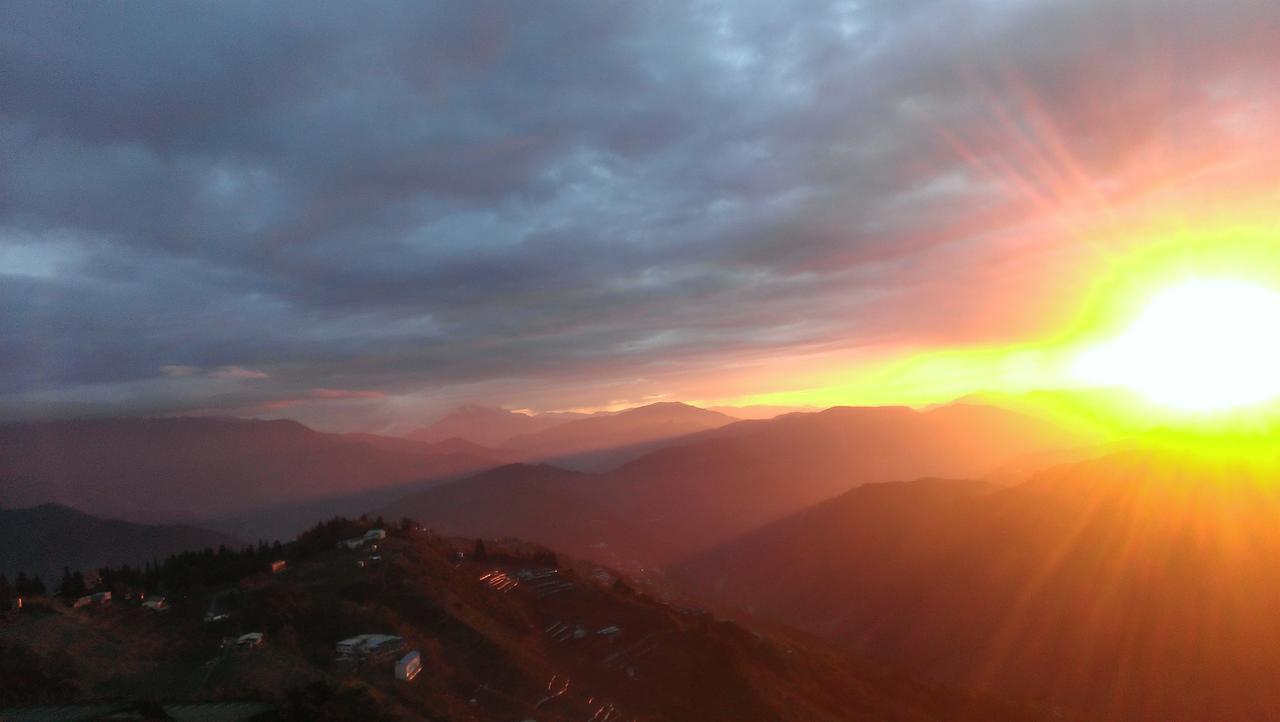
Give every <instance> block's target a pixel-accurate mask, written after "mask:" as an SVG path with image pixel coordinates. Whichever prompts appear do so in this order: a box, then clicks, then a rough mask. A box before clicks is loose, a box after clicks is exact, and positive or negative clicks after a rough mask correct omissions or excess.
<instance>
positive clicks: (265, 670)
mask: <svg viewBox="0 0 1280 722" xmlns="http://www.w3.org/2000/svg"><path fill="white" fill-rule="evenodd" d="M363 529H364V527H362V526H358V525H353V524H350V523H346V522H338V523H332V524H328V525H325V526H323V527H320V528H318V529H317V530H315V531H314V532H312V533H311V534H309V535H306V536H304V538H303V540H301V541H300V542H299V543H298V544H297V545H293V546H292V547H291V548H288V549H286V550H285V553H286V554H288V555H289V556H290V561H289V568H288V569H286V570H285V571H284V572H283V573H280V574H275V575H271V574H266V573H261V572H259V573H256V574H250V575H248V576H244V577H241V578H238V579H234V580H227V582H226V583H223V584H219V585H217V586H184V587H182V588H181V589H178V588H175V589H172V590H167V591H169V593H170V598H171V599H173V600H174V606H173V610H172V611H171V612H170V613H169V614H164V615H156V614H152V613H150V612H148V611H146V610H144V609H141V608H139V607H137V606H134V605H132V604H129V603H126V602H121V601H115V602H112V603H109V604H107V605H105V606H99V607H89V608H85V609H81V610H69V609H66V608H65V607H62V606H60V605H58V604H56V603H55V604H53V605H52V607H51V608H47V609H42V608H41V607H40V605H39V604H38V603H37V604H32V605H28V608H27V609H25V610H24V611H23V612H22V613H21V614H18V615H17V616H16V617H14V618H13V619H11V623H10V624H7V625H5V626H3V627H0V660H5V659H24V660H29V661H27V662H25V663H24V664H26V669H27V673H28V674H30V673H31V670H32V668H34V669H36V670H46V671H49V674H48V675H47V678H48V679H49V680H51V683H50V684H49V685H48V687H47V688H42V687H41V686H39V685H31V686H26V687H23V688H21V689H5V690H3V692H2V693H0V705H4V704H6V703H10V704H12V703H15V702H35V701H50V698H55V697H56V698H57V699H58V700H59V701H68V700H69V699H74V698H76V697H103V696H109V697H123V698H127V699H143V700H154V699H157V698H163V699H180V700H181V699H209V698H227V697H235V698H239V699H264V700H268V701H272V702H274V703H276V704H277V705H279V706H280V707H281V708H282V709H283V710H284V712H285V717H286V719H297V720H302V719H306V720H337V719H352V718H356V717H358V718H359V719H368V720H411V719H438V720H445V719H448V720H463V721H465V720H470V721H475V722H480V721H488V720H495V721H498V720H501V721H509V720H517V719H534V718H536V719H538V720H543V721H544V722H546V721H548V720H551V721H558V720H563V721H567V720H597V721H601V720H603V721H605V722H618V721H619V720H637V721H641V722H658V721H659V720H672V721H680V722H684V721H687V720H706V721H716V720H724V721H726V722H728V721H729V720H732V721H734V722H752V721H755V720H761V721H763V720H783V721H786V720H794V721H796V722H800V721H802V720H803V721H806V722H807V721H810V720H817V719H821V720H833V721H838V720H902V721H904V722H907V721H916V722H927V721H930V720H989V719H1006V720H1037V719H1045V718H1046V717H1045V716H1044V715H1043V714H1041V713H1039V712H1037V711H1036V710H1034V709H1025V708H1022V707H1015V706H1012V705H1008V704H1003V703H999V702H995V701H993V700H991V699H984V698H978V697H974V696H971V695H966V694H960V693H957V692H954V691H951V690H948V689H944V688H941V687H937V686H933V685H926V684H922V683H920V682H916V681H913V680H911V679H909V678H905V677H903V676H901V675H895V674H890V673H887V672H885V671H883V670H880V669H878V668H877V667H874V666H871V665H867V664H865V663H862V662H859V661H857V660H855V659H854V658H852V657H849V656H848V655H845V654H843V653H840V652H838V651H836V650H834V649H832V648H830V647H827V646H825V645H823V644H820V643H817V642H813V641H809V640H804V639H801V638H798V637H793V636H782V637H776V636H761V635H758V634H753V633H751V632H749V631H747V630H746V629H744V628H742V627H740V626H738V625H736V624H732V623H727V622H723V621H718V620H716V619H714V618H712V617H710V616H709V615H707V614H705V613H702V612H698V611H694V610H688V609H680V608H676V607H672V606H669V605H667V604H663V603H661V602H658V601H655V600H653V599H650V598H648V597H645V596H643V595H638V594H636V593H634V592H632V591H631V590H630V589H629V588H628V587H627V586H626V585H625V584H619V583H616V582H614V581H613V580H612V579H611V578H610V577H608V576H607V575H606V574H605V573H604V572H603V570H600V569H599V568H597V567H594V566H593V565H590V564H582V563H576V562H572V561H571V560H565V559H560V560H558V564H557V559H556V557H555V555H553V554H551V553H549V552H547V551H545V550H543V549H540V548H535V547H529V546H528V545H522V544H511V545H504V544H499V543H496V542H493V541H492V540H490V542H489V543H488V544H487V545H486V546H487V549H486V553H485V556H484V558H471V559H469V560H467V561H463V562H460V563H459V562H454V561H452V559H453V557H454V552H455V551H456V550H457V549H459V548H460V547H459V541H451V540H448V539H443V538H440V537H436V536H434V535H431V534H427V533H421V532H409V531H404V530H401V529H393V530H391V531H392V534H391V535H390V536H389V537H388V538H387V539H386V540H384V541H383V542H382V543H381V548H380V549H379V550H378V554H379V555H380V556H381V558H382V561H381V562H380V563H373V564H367V565H366V566H364V567H363V568H362V567H359V566H358V565H357V563H356V562H357V560H360V559H367V554H368V552H363V553H361V552H350V551H337V550H335V549H334V548H333V544H332V542H333V540H334V539H337V538H341V537H344V536H349V535H358V534H359V533H360V532H361V531H363ZM461 548H464V549H466V550H468V551H471V550H472V545H471V544H470V543H466V544H465V545H463V546H461ZM184 563H186V564H191V565H202V566H204V567H207V571H206V574H209V573H213V572H214V571H216V569H218V568H223V569H225V568H230V567H231V566H234V564H235V563H236V562H233V561H231V560H228V561H226V562H225V563H222V566H221V567H219V566H217V565H218V564H220V562H219V561H218V560H216V559H212V558H201V557H195V558H192V559H189V560H187V561H186V562H184ZM167 573H168V574H169V575H170V578H173V579H191V578H198V575H193V574H191V573H190V570H184V569H179V568H178V567H177V566H172V567H170V568H169V569H168V570H167ZM215 595H216V599H217V601H216V602H214V601H213V599H214V597H215ZM123 596H124V595H123V594H117V598H123ZM210 604H215V605H216V606H217V607H218V609H219V610H220V611H223V612H224V613H226V614H228V615H229V618H228V619H226V620H224V621H220V622H215V623H211V624H206V623H203V622H202V621H201V619H202V615H203V613H204V611H205V610H206V609H208V608H209V605H210ZM250 631H255V632H263V633H265V640H266V643H265V645H264V646H263V647H262V648H260V649H251V650H238V649H234V648H232V649H221V648H220V644H219V642H220V640H221V639H223V638H234V637H235V636H236V635H239V634H242V633H245V632H250ZM367 632H379V633H387V634H394V635H398V636H400V637H403V638H404V640H405V641H406V645H407V647H408V648H412V649H417V650H419V651H420V652H421V654H422V659H423V663H424V670H423V673H422V674H421V675H420V676H418V678H417V679H415V680H413V681H411V682H404V681H397V680H396V679H394V678H393V675H392V661H391V660H386V661H381V662H368V663H365V664H364V665H362V666H353V665H350V664H344V663H343V662H341V661H340V660H338V659H337V658H336V654H335V649H334V645H335V643H336V642H338V641H339V640H341V639H343V638H346V637H350V636H353V635H356V634H360V633H367ZM602 632H603V633H602ZM3 664H4V662H3V661H0V665H3ZM0 671H3V669H2V668H0ZM69 688H70V689H69ZM6 695H7V696H8V697H10V698H9V699H6V698H5V696H6Z"/></svg>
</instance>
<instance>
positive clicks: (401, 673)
mask: <svg viewBox="0 0 1280 722" xmlns="http://www.w3.org/2000/svg"><path fill="white" fill-rule="evenodd" d="M421 671H422V655H421V654H419V653H418V650H416V649H415V650H413V651H412V652H410V653H408V654H406V655H405V656H403V657H401V658H400V661H398V662H396V679H402V680H404V681H406V682H408V681H411V680H412V679H413V678H414V677H417V676H418V673H419V672H421Z"/></svg>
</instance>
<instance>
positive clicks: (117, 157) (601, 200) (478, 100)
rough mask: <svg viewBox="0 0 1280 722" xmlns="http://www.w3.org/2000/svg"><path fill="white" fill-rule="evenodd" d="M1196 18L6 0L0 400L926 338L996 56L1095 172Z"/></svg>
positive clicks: (981, 197)
mask: <svg viewBox="0 0 1280 722" xmlns="http://www.w3.org/2000/svg"><path fill="white" fill-rule="evenodd" d="M1206 7H1207V4H1198V3H1190V2H1185V3H1177V2H1175V3H1155V2H1133V3H1111V2H1100V1H1099V2H1013V1H1010V2H997V1H991V2H972V3H958V2H948V1H943V0H936V1H933V2H899V1H896V0H895V1H893V2H846V3H840V2H806V3H796V4H784V3H772V2H761V3H747V4H744V3H716V2H700V3H693V4H670V3H653V4H648V5H644V4H637V3H606V2H575V3H570V2H563V3H552V2H545V3H492V4H491V3H439V4H433V3H403V4H398V3H382V4H377V5H361V6H354V5H351V4H342V3H334V4H318V3H307V4H296V5H292V6H290V5H287V4H262V3H146V4H137V3H135V4H102V3H56V4H51V3H19V2H10V3H6V4H5V6H4V8H3V9H0V159H3V163H2V164H0V409H2V410H3V411H4V412H5V415H8V416H21V415H27V414H41V413H68V412H75V413H81V412H85V411H94V410H105V411H112V412H116V411H121V410H127V411H139V412H150V411H175V410H182V409H201V410H203V409H210V408H224V407H225V408H251V407H252V406H253V405H254V404H261V405H263V406H264V408H267V407H269V406H270V405H271V404H276V405H277V407H283V405H286V404H287V405H291V406H292V405H296V404H301V403H306V402H308V401H319V402H329V401H334V402H341V401H345V400H347V399H354V400H355V402H356V403H359V404H366V405H369V406H370V407H374V406H377V405H378V404H380V403H382V401H381V400H382V399H384V398H386V397H382V396H379V395H378V394H387V395H388V397H392V396H396V395H401V396H403V397H405V398H414V399H419V400H423V401H426V402H429V401H430V399H431V398H432V390H433V389H444V388H456V387H459V386H465V385H467V384H483V383H486V382H489V383H492V382H494V381H495V380H502V379H526V380H529V381H530V383H539V382H542V383H545V384H546V385H548V386H549V387H554V386H556V385H557V384H559V385H564V386H568V385H571V384H575V383H576V384H580V385H588V384H590V383H591V382H592V381H593V380H594V379H600V378H605V377H609V376H632V375H643V374H646V373H651V374H661V373H663V372H664V369H667V370H669V369H671V368H673V367H676V368H679V367H682V365H687V366H696V365H697V364H699V363H703V362H705V360H706V359H708V358H713V357H716V356H717V355H723V356H725V357H729V356H731V355H732V354H733V353H737V352H750V351H760V350H766V349H772V348H779V349H781V348H787V347H791V346H794V345H797V344H813V343H831V342H834V341H836V340H844V341H846V342H851V343H857V342H872V341H874V340H877V339H882V338H885V337H887V336H893V337H901V338H905V339H911V338H913V335H915V336H917V337H927V336H930V335H934V334H936V332H937V329H935V328H930V327H929V326H930V325H931V323H935V322H931V321H930V320H929V318H928V314H927V313H926V312H925V311H924V310H923V309H926V308H927V307H928V306H929V305H930V304H931V303H932V297H931V296H930V293H932V292H934V291H932V290H931V289H934V288H935V286H936V283H933V282H929V281H926V280H925V279H922V278H920V277H919V276H918V274H916V273H914V272H913V268H921V267H925V266H926V265H927V264H921V263H919V262H918V259H920V258H921V257H922V256H925V257H927V256H928V254H931V253H934V252H936V251H937V249H939V248H942V247H946V246H954V245H955V244H956V243H965V242H973V240H972V239H973V238H975V237H977V236H975V235H974V234H973V233H971V232H970V230H971V228H973V227H975V225H980V223H981V222H983V220H982V219H987V218H989V217H991V216H993V215H999V214H1000V213H1002V212H1003V211H1006V210H1008V209H1009V208H1010V207H1012V206H1014V205H1016V204H1015V203H1014V202H1013V201H1012V200H1010V199H1008V198H1006V197H1003V196H1001V195H1000V194H999V193H998V192H994V191H993V189H992V188H991V187H990V183H989V182H988V181H987V180H984V179H983V178H981V177H980V176H979V174H976V173H974V171H973V166H972V164H971V163H970V162H969V161H967V160H965V159H964V158H962V157H960V155H958V154H957V152H956V150H955V149H954V148H953V147H951V146H950V145H949V143H948V136H949V134H954V135H955V137H959V138H962V139H964V140H965V142H966V143H969V144H971V145H972V146H973V148H972V150H973V151H974V152H975V153H976V154H978V155H982V156H984V157H992V156H994V157H997V158H999V157H1000V154H1001V152H1002V144H1005V145H1007V143H1008V135H1009V133H1008V132H1007V130H1006V131H1002V130H1000V128H999V125H1000V124H999V123H998V122H995V119H997V118H998V117H999V113H998V112H997V110H993V108H996V109H998V108H1000V107H1004V106H1008V107H1016V106H1017V105H1018V103H1019V102H1020V100H1021V99H1020V98H1019V97H1018V96H1017V93H1015V92H1013V91H1011V90H1010V86H1009V85H1008V84H1006V83H1004V82H1003V79H1006V78H1007V77H1008V75H1009V74H1010V73H1012V74H1013V75H1015V76H1016V78H1017V79H1018V80H1019V82H1020V83H1022V84H1025V85H1026V86H1027V87H1029V88H1030V89H1031V91H1032V93H1033V94H1034V96H1035V98H1036V99H1037V100H1038V101H1039V102H1040V103H1042V104H1043V105H1042V107H1041V108H1040V111H1041V112H1043V113H1044V114H1046V115H1047V116H1050V117H1052V118H1053V119H1054V121H1055V124H1056V126H1057V127H1058V129H1059V130H1060V131H1061V133H1062V135H1063V138H1062V140H1063V142H1064V143H1065V144H1067V145H1068V146H1069V147H1068V148H1067V150H1068V151H1069V152H1070V153H1071V154H1073V155H1074V156H1076V157H1078V158H1080V159H1081V162H1083V163H1085V164H1090V165H1091V168H1090V169H1091V170H1095V171H1098V172H1103V171H1104V170H1105V169H1106V168H1107V167H1108V165H1109V164H1112V163H1114V162H1116V158H1117V156H1121V155H1123V152H1124V151H1125V150H1126V149H1127V148H1129V147H1131V146H1132V145H1133V144H1134V143H1135V142H1137V141H1136V140H1135V139H1138V140H1140V139H1141V138H1142V137H1144V136H1145V135H1147V134H1150V133H1154V132H1157V131H1158V130H1160V129H1162V128H1163V129H1164V130H1165V131H1167V130H1168V127H1169V126H1171V125H1176V124H1177V123H1179V122H1187V123H1197V122H1200V120H1201V118H1200V116H1199V115H1198V114H1197V111H1198V110H1200V109H1202V108H1203V107H1204V103H1205V102H1207V101H1205V98H1206V97H1207V94H1210V93H1213V92H1223V85H1222V83H1223V80H1224V78H1226V79H1231V80H1233V81H1235V82H1236V84H1237V86H1239V87H1233V88H1228V89H1227V90H1228V91H1229V92H1237V93H1247V92H1248V91H1249V90H1250V89H1252V88H1255V87H1261V86H1262V85H1263V83H1264V82H1265V79H1266V78H1265V76H1263V75H1261V74H1260V73H1261V71H1262V70H1265V68H1263V67H1262V66H1263V65H1264V64H1263V63H1261V62H1259V60H1260V59H1262V58H1263V57H1264V56H1262V55H1260V53H1262V52H1263V51H1260V50H1259V49H1258V48H1265V47H1268V46H1267V45H1266V43H1265V39H1266V38H1267V37H1269V35H1268V34H1267V29H1268V28H1271V29H1272V30H1274V29H1275V22H1276V16H1277V13H1276V11H1275V9H1274V5H1273V4H1271V3H1263V2H1256V3H1249V2H1231V3H1215V4H1213V7H1212V10H1211V11H1210V10H1206V9H1205V8H1206ZM1188 53H1190V54H1191V55H1192V56H1193V57H1194V58H1195V61H1194V62H1193V63H1188V62H1187V60H1186V58H1187V57H1188ZM1265 57H1267V58H1268V59H1271V58H1269V56H1265ZM1142 63H1152V64H1160V63H1167V64H1169V65H1170V66H1171V67H1170V66H1164V65H1162V66H1161V67H1155V68H1152V67H1146V66H1143V65H1142ZM1251 73H1256V74H1257V77H1255V76H1254V74H1251ZM1137 80H1142V81H1143V82H1142V83H1138V82H1135V81H1137ZM1255 84H1256V86H1255ZM1019 87H1020V86H1019ZM1267 99H1269V98H1267ZM993 126H994V127H993ZM940 129H945V131H946V133H942V132H940ZM1014 159H1015V160H1016V154H1015V158H1014ZM975 255H976V254H975ZM953 271H954V275H955V277H956V278H958V279H967V278H970V277H971V276H972V274H973V273H977V271H972V270H967V269H965V268H955V269H953ZM935 290H936V289H935ZM887 299H893V301H894V302H893V303H888V302H887V301H886V300H887ZM959 303H960V304H961V307H963V301H961V302H959ZM957 312H959V311H957ZM166 369H167V371H166ZM228 369H240V371H229V370H228ZM317 390H320V391H317ZM478 393H480V392H478ZM488 400H499V399H488Z"/></svg>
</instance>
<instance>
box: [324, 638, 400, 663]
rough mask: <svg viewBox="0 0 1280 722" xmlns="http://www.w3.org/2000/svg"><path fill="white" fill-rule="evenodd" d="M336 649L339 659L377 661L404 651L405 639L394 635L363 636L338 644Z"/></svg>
mask: <svg viewBox="0 0 1280 722" xmlns="http://www.w3.org/2000/svg"><path fill="white" fill-rule="evenodd" d="M335 648H336V649H337V652H338V657H340V658H343V659H358V660H373V661H377V660H380V659H388V658H390V656H391V655H393V654H395V653H397V652H399V651H400V650H402V649H404V638H403V637H397V636H395V635H394V634H361V635H358V636H355V637H351V638H349V639H344V640H342V641H341V642H338V644H337V645H336V647H335Z"/></svg>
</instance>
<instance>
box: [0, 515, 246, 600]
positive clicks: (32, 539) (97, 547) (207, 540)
mask: <svg viewBox="0 0 1280 722" xmlns="http://www.w3.org/2000/svg"><path fill="white" fill-rule="evenodd" d="M239 543H240V542H239V541H238V540H236V539H234V538H232V537H230V536H227V535H225V534H221V533H219V532H215V531H210V530H208V529H199V528H197V527H192V526H183V525H150V524H131V523H129V522H124V521H115V520H113V519H100V518H98V517H94V516H90V515H88V514H85V513H82V512H79V511H76V510H75V509H70V508H68V507H65V506H59V505H57V504H43V505H41V506H36V507H32V508H29V509H0V574H3V575H6V576H8V577H9V579H11V580H12V579H13V578H14V576H15V575H16V574H17V573H18V572H20V571H23V572H26V573H27V574H36V575H39V576H41V577H42V578H43V579H44V581H45V583H46V584H50V585H52V584H56V583H57V582H58V579H59V577H60V575H61V573H62V568H63V567H64V566H65V567H70V568H71V569H72V570H77V569H78V570H80V571H83V572H91V571H94V570H96V569H98V568H99V567H103V566H119V565H121V564H131V565H134V566H137V565H140V564H142V563H144V562H148V561H152V560H155V559H163V558H165V557H167V556H169V555H170V554H174V553H177V552H181V551H186V550H189V549H204V548H206V547H217V546H219V545H222V544H226V545H236V544H239Z"/></svg>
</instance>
